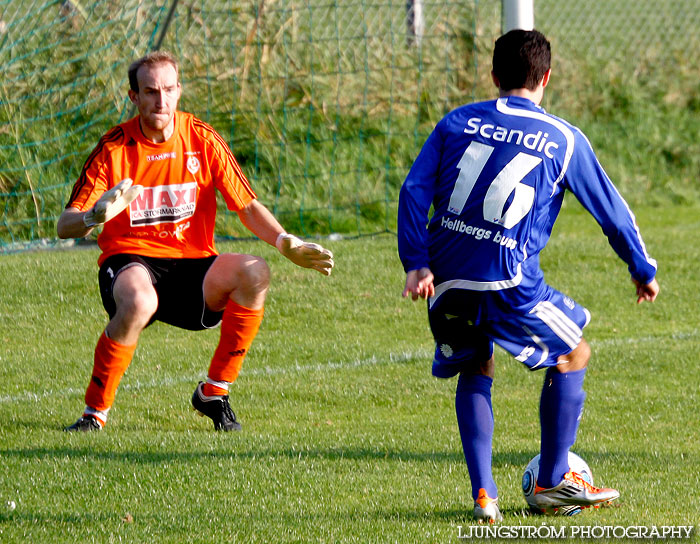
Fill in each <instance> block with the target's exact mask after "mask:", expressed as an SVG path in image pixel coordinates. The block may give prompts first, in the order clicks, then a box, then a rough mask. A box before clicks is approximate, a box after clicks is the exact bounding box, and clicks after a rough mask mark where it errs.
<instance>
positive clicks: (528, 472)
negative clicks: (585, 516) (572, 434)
mask: <svg viewBox="0 0 700 544" xmlns="http://www.w3.org/2000/svg"><path fill="white" fill-rule="evenodd" d="M569 468H570V469H571V470H573V471H574V472H578V473H579V474H580V475H581V477H582V478H583V479H584V480H586V481H587V482H588V483H589V484H591V485H593V472H591V468H590V467H589V466H588V463H586V461H584V460H583V459H581V458H580V457H579V456H578V455H576V454H575V453H574V452H571V451H570V452H569ZM539 472H540V455H539V454H537V455H535V457H533V458H532V460H531V461H530V462H529V463H528V464H527V467H525V472H524V473H523V495H525V501H526V502H527V504H528V506H529V507H530V511H532V512H536V513H538V514H541V513H542V509H540V508H539V507H538V506H537V505H536V504H535V501H534V498H533V496H534V494H535V482H536V481H537V476H538V474H539ZM580 511H581V507H580V506H577V505H572V506H562V507H561V508H558V509H557V511H556V514H557V515H558V516H573V515H575V514H578V513H579V512H580ZM547 513H549V512H547Z"/></svg>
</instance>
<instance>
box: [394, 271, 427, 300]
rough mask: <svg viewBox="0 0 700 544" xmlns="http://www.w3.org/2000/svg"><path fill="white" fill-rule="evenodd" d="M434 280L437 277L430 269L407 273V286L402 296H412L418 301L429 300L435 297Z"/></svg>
mask: <svg viewBox="0 0 700 544" xmlns="http://www.w3.org/2000/svg"><path fill="white" fill-rule="evenodd" d="M434 279H435V277H434V276H433V273H432V272H431V271H430V268H418V269H416V270H409V271H408V272H407V273H406V286H405V287H404V290H403V293H402V295H403V296H404V297H407V296H408V295H409V294H410V295H411V298H412V299H413V300H418V299H419V298H422V299H423V300H427V299H428V298H429V297H432V296H434V295H435V285H433V280H434Z"/></svg>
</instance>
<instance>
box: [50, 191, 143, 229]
mask: <svg viewBox="0 0 700 544" xmlns="http://www.w3.org/2000/svg"><path fill="white" fill-rule="evenodd" d="M133 183H134V182H133V181H132V180H131V179H130V178H126V179H123V180H122V181H120V182H119V183H118V184H117V185H115V186H114V187H112V188H111V189H110V190H109V191H105V192H104V193H103V194H102V196H100V198H99V199H98V200H97V202H95V205H94V206H93V207H92V208H90V209H89V210H88V211H86V212H81V211H80V210H78V209H77V208H67V209H66V210H64V211H63V213H62V214H61V216H60V217H59V218H58V223H57V224H56V231H57V233H58V236H59V237H60V238H82V237H83V236H87V235H88V234H89V233H90V232H91V231H92V229H93V228H94V227H97V226H99V225H102V224H104V223H106V222H107V221H109V220H110V219H113V218H114V217H116V216H117V215H118V214H120V213H121V212H122V211H124V210H125V209H126V207H127V206H128V205H129V204H131V202H132V201H133V200H134V199H136V197H138V196H139V195H140V194H141V193H142V192H143V187H142V186H141V185H133Z"/></svg>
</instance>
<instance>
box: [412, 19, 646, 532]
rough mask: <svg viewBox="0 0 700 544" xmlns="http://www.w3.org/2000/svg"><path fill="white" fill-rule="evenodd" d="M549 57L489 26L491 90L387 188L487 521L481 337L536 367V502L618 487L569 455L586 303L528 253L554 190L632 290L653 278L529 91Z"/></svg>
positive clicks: (601, 179)
mask: <svg viewBox="0 0 700 544" xmlns="http://www.w3.org/2000/svg"><path fill="white" fill-rule="evenodd" d="M550 60H551V51H550V44H549V41H548V40H547V39H546V38H545V36H543V35H542V34H541V33H540V32H538V31H536V30H531V31H525V30H513V31H510V32H508V33H507V34H504V35H503V36H501V37H500V38H499V39H498V40H497V41H496V44H495V48H494V53H493V71H492V78H493V82H494V83H495V85H496V87H498V89H499V98H498V99H496V100H491V101H487V102H480V103H474V104H469V105H465V106H462V107H459V108H457V109H456V110H454V111H452V112H450V113H449V114H447V115H446V116H445V117H444V118H443V119H442V120H441V121H440V122H439V123H438V124H437V126H436V127H435V129H434V131H433V132H432V134H431V135H430V136H429V137H428V139H427V141H426V142H425V144H424V146H423V148H422V150H421V152H420V154H419V155H418V158H417V159H416V161H415V162H414V164H413V166H412V168H411V170H410V172H409V173H408V176H407V177H406V180H405V182H404V184H403V186H402V188H401V193H400V197H399V212H398V246H399V255H400V257H401V261H402V263H403V266H404V269H405V271H406V286H405V289H404V292H403V296H404V297H405V296H408V295H411V297H412V299H413V300H418V299H427V301H428V317H429V322H430V327H431V331H432V333H433V336H434V338H435V342H436V349H435V358H434V361H433V375H435V376H437V377H440V378H450V377H453V376H456V375H459V379H458V383H457V391H456V399H455V406H456V412H457V420H458V423H459V430H460V435H461V439H462V445H463V449H464V455H465V459H466V462H467V467H468V469H469V477H470V480H471V485H472V497H473V499H474V517H475V518H476V519H477V520H480V521H482V520H483V521H488V522H491V523H493V522H496V521H500V520H501V519H502V515H501V512H500V510H499V508H498V492H497V488H496V484H495V482H494V480H493V476H492V472H491V451H492V437H493V427H494V421H493V410H492V405H491V385H492V381H493V376H494V358H493V342H496V343H497V344H498V345H499V346H501V347H502V348H504V349H505V350H506V351H508V352H509V353H511V354H512V355H513V357H515V359H516V360H518V361H520V362H521V363H523V364H524V365H525V366H526V367H528V368H529V369H530V370H536V369H546V373H545V380H544V385H543V388H542V394H541V398H540V430H541V450H540V467H539V475H538V478H537V483H536V488H535V494H534V501H535V502H536V504H537V506H538V508H540V509H541V510H542V511H548V512H551V511H553V510H556V509H557V508H558V507H563V506H568V505H579V506H581V507H587V506H597V505H600V504H604V503H608V502H610V501H611V500H613V499H616V498H617V497H619V492H618V491H616V490H615V489H608V488H597V487H593V486H592V485H590V484H589V483H588V482H586V481H584V480H583V478H581V476H580V475H579V474H577V473H575V472H573V471H572V470H570V467H569V464H568V452H569V449H570V448H571V446H572V445H573V444H574V441H575V439H576V431H577V428H578V421H579V419H580V416H581V412H582V409H583V404H584V399H585V396H586V395H585V393H584V391H583V380H584V375H585V373H586V366H587V364H588V360H589V358H590V348H589V346H588V344H587V343H586V341H585V340H584V339H583V332H582V330H583V328H584V327H585V326H586V325H587V324H588V322H589V320H590V314H589V312H588V310H586V309H585V308H584V307H582V306H580V305H579V304H578V303H576V302H575V301H574V300H572V299H571V298H569V297H567V296H566V295H564V294H562V293H560V292H558V291H556V290H555V289H553V288H552V287H550V286H549V285H547V284H546V283H545V281H544V275H543V273H542V270H541V269H540V266H539V253H540V251H541V250H542V249H543V248H544V247H545V245H546V244H547V241H548V239H549V236H550V234H551V231H552V227H553V224H554V221H555V219H556V217H557V214H558V213H559V210H560V208H561V205H562V201H563V199H564V193H565V191H566V190H569V191H571V192H572V193H573V194H574V195H575V196H576V197H577V198H578V200H579V201H580V202H581V204H582V205H583V206H584V207H585V208H586V210H588V212H590V213H591V214H592V215H593V217H594V218H595V219H596V221H597V222H598V223H599V224H600V226H601V227H602V230H603V232H604V234H605V235H606V236H607V238H608V241H609V242H610V245H611V246H612V247H613V249H614V250H615V252H616V253H617V254H618V256H619V257H620V258H621V259H622V260H623V261H624V262H625V263H627V265H628V269H629V272H630V274H631V276H632V281H633V283H634V284H635V286H636V292H637V302H638V303H640V302H642V301H644V300H646V301H653V300H654V299H655V298H656V296H657V294H658V292H659V286H658V283H657V282H656V280H655V275H656V262H655V261H654V260H653V259H652V258H651V257H650V256H649V255H648V254H647V251H646V248H645V246H644V242H643V241H642V238H641V235H640V233H639V229H638V228H637V224H636V221H635V217H634V215H633V214H632V212H631V211H630V209H629V208H628V206H627V204H626V202H625V201H624V199H623V198H622V196H621V195H620V194H619V193H618V191H617V189H616V188H615V187H614V185H613V184H612V182H611V181H610V179H609V178H608V176H607V175H606V173H605V171H604V170H603V168H602V167H601V165H600V164H599V163H598V160H597V159H596V156H595V154H594V152H593V150H592V149H591V145H590V143H589V142H588V140H587V139H586V137H585V136H584V134H583V133H582V132H581V131H580V130H579V129H577V128H576V127H574V126H572V125H570V124H569V123H567V122H566V121H564V120H562V119H559V118H557V117H555V116H553V115H550V114H548V113H546V112H545V111H544V110H543V109H542V108H541V107H540V105H539V104H540V102H541V101H542V98H543V94H544V89H545V87H546V86H547V84H548V83H549V78H550V73H551V70H550ZM431 205H432V206H433V209H434V212H433V215H432V217H430V219H429V220H428V215H429V211H430V208H431ZM426 225H427V228H426ZM574 267H575V263H572V268H574Z"/></svg>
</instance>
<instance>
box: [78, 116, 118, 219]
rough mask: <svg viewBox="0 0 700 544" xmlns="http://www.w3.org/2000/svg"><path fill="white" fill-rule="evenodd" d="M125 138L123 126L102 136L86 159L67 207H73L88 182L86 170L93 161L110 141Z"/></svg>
mask: <svg viewBox="0 0 700 544" xmlns="http://www.w3.org/2000/svg"><path fill="white" fill-rule="evenodd" d="M123 138H124V130H123V129H122V128H121V127H114V129H112V130H110V131H109V132H108V133H107V134H105V135H104V136H103V137H102V138H100V141H99V142H98V143H97V146H95V149H93V150H92V153H90V155H89V156H88V158H87V160H86V161H85V164H84V165H83V169H82V170H81V172H80V177H78V181H77V182H76V183H75V185H74V186H73V191H72V192H71V195H70V198H69V199H68V204H67V205H66V208H70V207H71V205H72V203H73V201H74V200H75V199H76V198H77V197H78V195H79V194H80V191H81V190H82V188H83V187H84V186H85V184H86V183H87V174H86V172H87V171H88V169H89V168H90V166H92V163H93V161H94V160H95V159H96V158H97V157H98V156H99V155H100V153H102V151H103V150H104V148H105V146H106V145H107V144H110V143H114V142H118V141H119V140H120V139H123Z"/></svg>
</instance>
